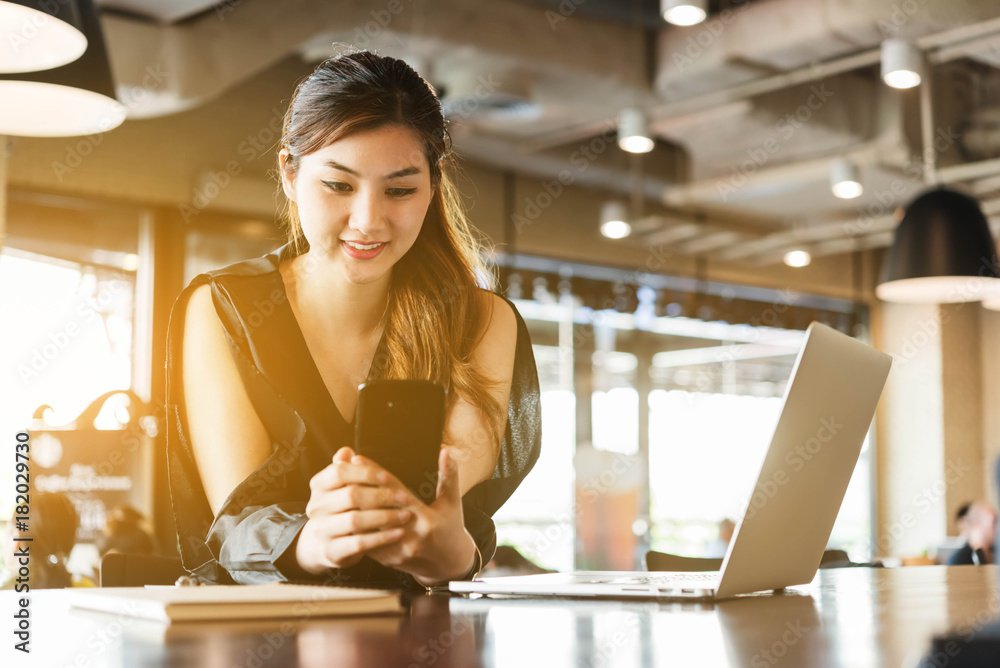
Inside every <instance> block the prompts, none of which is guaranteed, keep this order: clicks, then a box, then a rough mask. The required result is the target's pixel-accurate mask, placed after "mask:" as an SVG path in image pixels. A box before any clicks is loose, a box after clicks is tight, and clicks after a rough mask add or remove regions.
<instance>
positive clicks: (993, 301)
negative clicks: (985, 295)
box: [983, 293, 1000, 311]
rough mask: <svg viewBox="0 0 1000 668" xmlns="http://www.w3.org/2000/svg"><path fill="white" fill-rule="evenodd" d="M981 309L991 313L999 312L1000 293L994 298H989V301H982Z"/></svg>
mask: <svg viewBox="0 0 1000 668" xmlns="http://www.w3.org/2000/svg"><path fill="white" fill-rule="evenodd" d="M983 308H986V309H989V310H991V311H1000V293H998V294H997V296H996V297H990V298H989V299H984V300H983Z"/></svg>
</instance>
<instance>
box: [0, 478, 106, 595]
mask: <svg viewBox="0 0 1000 668" xmlns="http://www.w3.org/2000/svg"><path fill="white" fill-rule="evenodd" d="M30 508H31V513H30V515H29V519H28V521H27V527H28V530H27V531H20V530H18V528H17V524H16V521H15V520H14V518H11V520H10V521H8V522H7V527H6V531H5V532H4V550H3V555H4V566H5V568H6V570H7V574H6V578H5V579H4V581H3V582H2V583H0V589H14V588H15V586H16V585H17V584H19V583H18V582H17V578H18V577H19V576H18V569H19V567H20V564H19V563H18V561H17V558H16V557H15V551H17V550H18V549H19V548H20V547H21V546H23V545H27V546H28V555H29V563H28V585H29V586H30V588H31V589H55V588H61V587H74V586H77V587H93V586H94V582H93V580H91V579H90V578H87V577H86V576H82V575H73V574H71V573H70V572H69V570H68V568H67V567H66V561H67V559H68V558H69V553H70V552H71V551H72V550H73V545H74V544H76V530H77V527H78V526H79V525H80V518H79V516H78V515H77V512H76V508H75V507H74V506H73V502H72V501H70V500H69V497H68V496H66V495H65V494H63V493H62V492H33V493H32V494H31V503H30ZM21 537H30V538H31V541H18V540H17V538H21Z"/></svg>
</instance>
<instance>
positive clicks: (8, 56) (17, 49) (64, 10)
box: [0, 0, 87, 73]
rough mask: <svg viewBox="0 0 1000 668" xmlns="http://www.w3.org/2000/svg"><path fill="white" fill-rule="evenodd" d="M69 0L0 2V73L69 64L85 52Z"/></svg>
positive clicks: (75, 12)
mask: <svg viewBox="0 0 1000 668" xmlns="http://www.w3.org/2000/svg"><path fill="white" fill-rule="evenodd" d="M82 28H83V26H82V22H81V20H80V12H79V11H78V9H77V6H76V3H75V2H72V1H71V0H48V1H46V0H0V73H11V72H35V71H37V70H48V69H51V68H53V67H60V66H62V65H66V64H67V63H71V62H73V61H74V60H76V59H77V58H79V57H80V56H82V55H83V52H84V51H85V50H86V49H87V38H86V37H85V36H84V34H83V30H82Z"/></svg>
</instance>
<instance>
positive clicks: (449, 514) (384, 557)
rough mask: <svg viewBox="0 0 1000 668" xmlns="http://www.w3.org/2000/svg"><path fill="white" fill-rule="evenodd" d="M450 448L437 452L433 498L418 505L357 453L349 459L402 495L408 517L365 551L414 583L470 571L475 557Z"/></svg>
mask: <svg viewBox="0 0 1000 668" xmlns="http://www.w3.org/2000/svg"><path fill="white" fill-rule="evenodd" d="M451 454H452V453H451V448H447V447H445V448H441V453H440V455H439V456H438V486H437V496H436V498H435V499H434V502H433V503H431V504H429V505H428V504H425V503H423V502H422V501H421V500H420V499H419V498H417V497H416V496H415V495H414V494H413V493H412V492H410V490H409V489H407V487H406V486H405V485H404V484H403V483H401V482H400V481H399V479H398V478H396V477H395V476H394V475H392V474H391V473H389V472H388V471H386V470H385V469H383V468H382V467H381V466H379V465H378V464H376V463H375V462H373V461H372V460H370V459H368V458H367V457H362V456H361V455H356V456H355V457H354V458H353V459H352V462H357V463H358V464H360V465H364V466H368V467H371V469H372V470H373V471H376V472H377V473H376V475H378V476H382V475H384V476H386V478H387V479H388V482H386V483H383V484H385V485H386V486H387V487H389V488H391V489H392V490H393V492H394V493H395V494H397V495H400V494H402V495H405V497H406V500H405V501H404V502H403V503H402V504H401V505H404V506H406V507H407V508H408V509H409V510H411V511H412V513H413V519H412V520H411V521H409V522H407V523H406V525H404V527H403V533H402V536H401V537H400V538H398V539H396V540H392V541H388V542H387V543H386V544H384V545H380V546H378V547H373V548H370V549H366V550H365V551H366V552H367V554H368V556H370V557H371V558H372V559H375V560H376V561H378V562H379V563H380V564H382V565H384V566H388V567H389V568H395V569H397V570H401V571H405V572H407V573H409V574H410V575H412V576H413V577H414V578H415V579H416V580H417V582H419V583H420V584H422V585H425V586H430V585H434V584H438V583H442V582H446V581H448V580H453V579H455V578H460V577H462V576H463V575H465V574H466V573H468V572H469V571H470V570H471V569H472V565H473V564H474V563H475V559H476V544H475V542H474V541H473V540H472V536H471V535H470V534H469V532H468V531H467V530H466V528H465V518H464V515H463V513H462V494H461V488H460V485H459V476H458V465H457V464H456V463H455V461H454V460H453V459H452V457H451Z"/></svg>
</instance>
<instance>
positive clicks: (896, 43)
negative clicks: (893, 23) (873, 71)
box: [882, 38, 924, 88]
mask: <svg viewBox="0 0 1000 668" xmlns="http://www.w3.org/2000/svg"><path fill="white" fill-rule="evenodd" d="M923 64H924V63H923V56H922V55H921V53H920V49H918V48H917V47H916V45H915V44H914V43H913V42H910V41H908V40H905V39H899V38H893V39H887V40H885V41H884V42H882V80H883V81H885V82H886V84H888V85H890V86H892V87H893V88H913V87H914V86H919V85H920V75H921V72H922V71H923Z"/></svg>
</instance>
